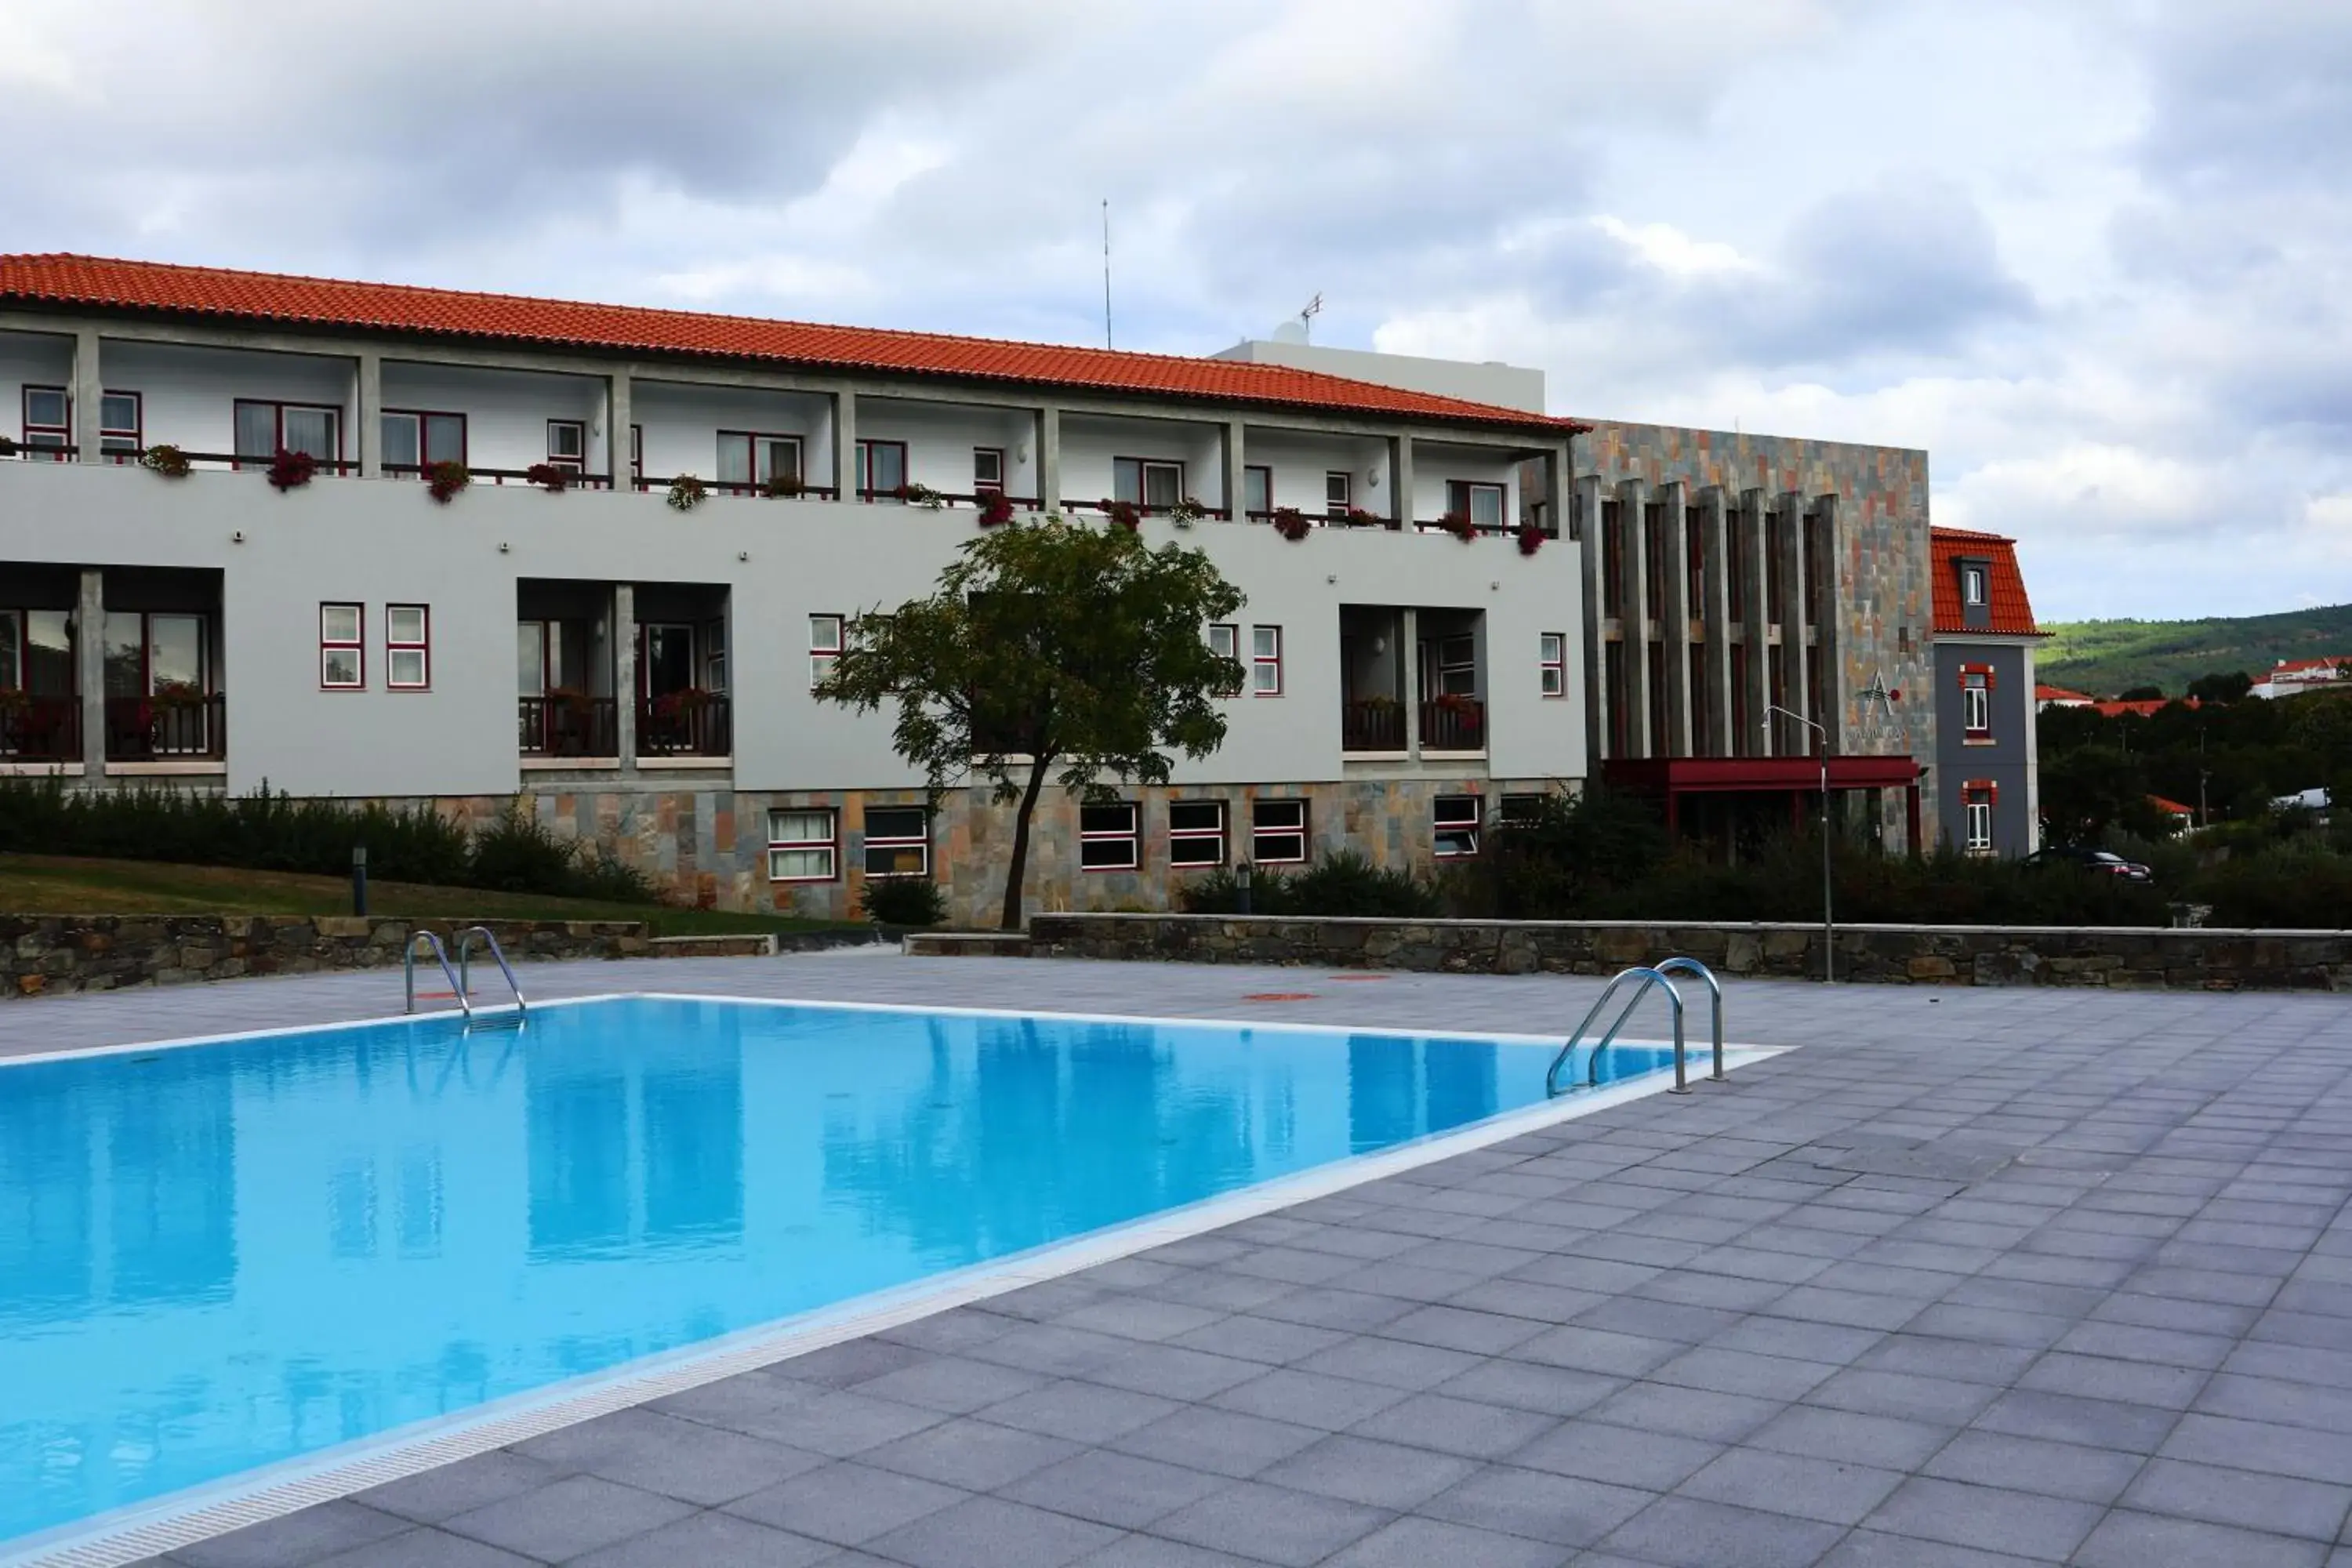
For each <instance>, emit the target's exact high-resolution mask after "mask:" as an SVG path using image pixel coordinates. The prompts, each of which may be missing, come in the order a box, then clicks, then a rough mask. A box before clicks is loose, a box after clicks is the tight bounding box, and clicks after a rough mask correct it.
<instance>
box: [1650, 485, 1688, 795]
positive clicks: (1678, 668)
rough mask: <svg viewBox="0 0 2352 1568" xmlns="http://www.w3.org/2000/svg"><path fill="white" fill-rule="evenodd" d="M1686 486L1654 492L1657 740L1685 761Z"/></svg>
mask: <svg viewBox="0 0 2352 1568" xmlns="http://www.w3.org/2000/svg"><path fill="white" fill-rule="evenodd" d="M1687 495H1688V487H1686V486H1685V485H1684V484H1683V483H1682V482H1681V481H1680V480H1676V481H1675V483H1673V484H1670V485H1662V486H1660V487H1659V489H1658V530H1659V533H1660V536H1661V542H1662V543H1663V544H1664V546H1665V548H1664V550H1663V551H1661V552H1660V554H1661V555H1662V556H1663V557H1664V569H1665V581H1664V582H1663V583H1661V584H1659V588H1660V590H1661V594H1660V608H1662V609H1663V610H1664V612H1665V616H1664V626H1662V627H1661V628H1660V631H1661V633H1662V637H1661V641H1662V642H1663V643H1664V647H1665V656H1666V657H1665V666H1666V732H1665V733H1664V735H1661V736H1659V737H1658V738H1657V752H1656V754H1657V755H1659V756H1662V757H1687V756H1690V755H1692V754H1693V753H1692V751H1691V683H1690V650H1691V625H1690V624H1691V606H1690V605H1689V604H1688V603H1687V602H1686V601H1687V600H1688V598H1689V595H1690V551H1689V548H1688V536H1687V528H1686V520H1687V518H1688V515H1689V509H1688V506H1687V503H1686V500H1685V497H1686V496H1687Z"/></svg>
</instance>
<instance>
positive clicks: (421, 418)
mask: <svg viewBox="0 0 2352 1568" xmlns="http://www.w3.org/2000/svg"><path fill="white" fill-rule="evenodd" d="M238 455H239V456H243V455H244V448H243V447H238ZM318 455H319V454H317V453H313V454H312V456H314V457H315V456H318ZM383 461H384V465H385V467H387V468H394V469H399V470H405V469H410V468H415V469H418V470H422V469H425V468H431V467H432V466H433V465H434V464H436V463H457V464H460V465H462V464H463V463H464V462H465V461H466V416H464V415H462V414H426V413H422V412H419V411H417V410H415V409H402V408H387V409H385V410H384V411H383Z"/></svg>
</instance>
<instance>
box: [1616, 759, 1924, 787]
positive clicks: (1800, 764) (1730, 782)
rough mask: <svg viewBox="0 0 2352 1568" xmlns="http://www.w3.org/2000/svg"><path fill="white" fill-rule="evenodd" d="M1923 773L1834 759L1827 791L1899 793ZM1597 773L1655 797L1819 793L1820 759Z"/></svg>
mask: <svg viewBox="0 0 2352 1568" xmlns="http://www.w3.org/2000/svg"><path fill="white" fill-rule="evenodd" d="M1925 773H1927V769H1925V768H1923V767H1921V766H1920V765H1919V764H1918V763H1916V762H1914V761H1912V760H1911V759H1910V758H1909V757H1907V756H1900V755H1898V756H1863V757H1853V756H1840V757H1832V758H1831V759H1830V788H1832V789H1833V790H1839V789H1902V788H1906V787H1907V786H1909V785H1912V784H1917V783H1918V782H1919V780H1920V778H1921V777H1922V776H1923V775H1924V774H1925ZM1601 777H1602V778H1604V779H1606V780H1607V781H1608V782H1609V783H1610V784H1611V785H1612V786H1614V787H1616V788H1619V789H1631V790H1644V791H1648V792H1650V793H1652V794H1657V795H1695V794H1702V793H1711V794H1731V793H1734V792H1738V791H1747V792H1751V793H1762V792H1767V791H1772V792H1778V791H1785V790H1818V789H1820V788H1821V787H1822V762H1821V759H1820V758H1819V757H1612V758H1611V759H1610V760H1609V761H1607V762H1605V763H1601Z"/></svg>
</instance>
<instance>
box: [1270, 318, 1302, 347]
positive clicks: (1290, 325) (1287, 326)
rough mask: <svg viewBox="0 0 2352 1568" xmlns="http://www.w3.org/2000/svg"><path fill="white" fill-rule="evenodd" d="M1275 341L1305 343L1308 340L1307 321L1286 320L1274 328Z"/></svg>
mask: <svg viewBox="0 0 2352 1568" xmlns="http://www.w3.org/2000/svg"><path fill="white" fill-rule="evenodd" d="M1274 341H1275V342H1278V343H1303V342H1306V341H1307V323H1306V322H1304V321H1285V322H1283V323H1282V325H1280V326H1278V327H1276V328H1275V329H1274Z"/></svg>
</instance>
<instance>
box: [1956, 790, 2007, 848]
mask: <svg viewBox="0 0 2352 1568" xmlns="http://www.w3.org/2000/svg"><path fill="white" fill-rule="evenodd" d="M1999 796H2000V786H1999V785H1997V784H1992V783H1990V781H1988V780H1977V781H1974V782H1971V783H1969V784H1962V785H1961V786H1960V829H1961V847H1963V848H1965V849H1966V850H1967V851H1968V852H1969V854H1971V855H1989V854H1990V853H1991V852H1992V803H1993V802H1994V800H1996V799H1997V798H1999Z"/></svg>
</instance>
